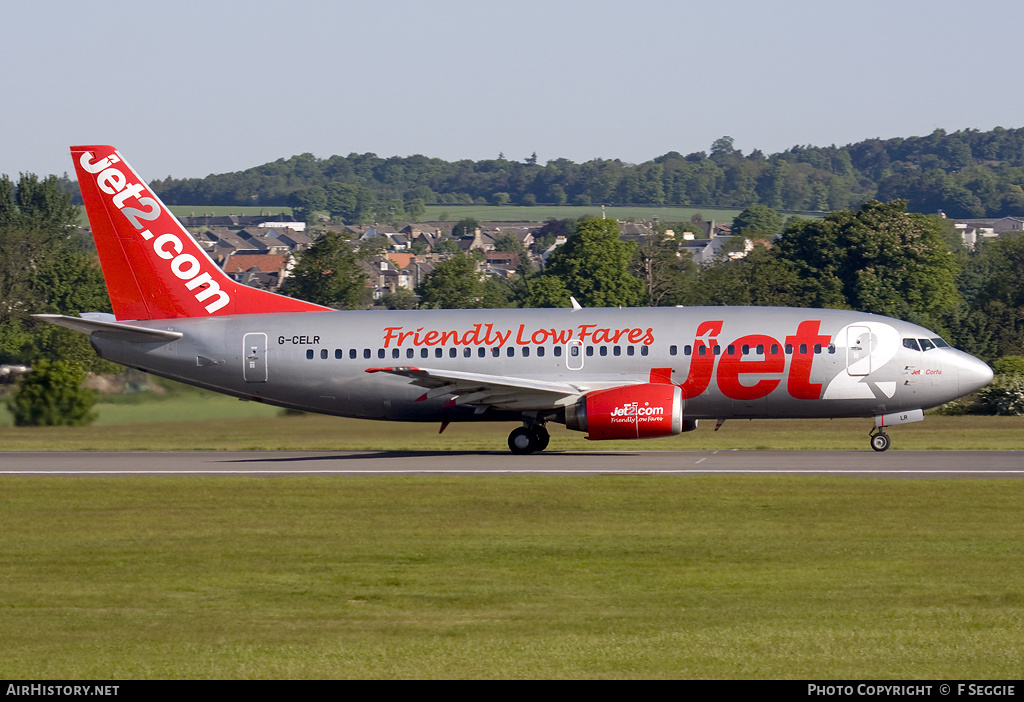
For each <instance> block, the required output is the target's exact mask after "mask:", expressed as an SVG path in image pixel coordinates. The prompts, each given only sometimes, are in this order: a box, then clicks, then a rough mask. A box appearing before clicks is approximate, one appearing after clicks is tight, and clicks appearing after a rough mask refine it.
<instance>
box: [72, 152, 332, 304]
mask: <svg viewBox="0 0 1024 702" xmlns="http://www.w3.org/2000/svg"><path fill="white" fill-rule="evenodd" d="M71 156H72V158H73V160H74V162H75V171H76V172H77V173H78V185H79V187H80V188H81V190H82V199H83V200H84V201H85V211H86V213H87V214H88V216H89V223H90V225H92V231H93V237H94V238H95V240H96V250H97V251H98V252H99V255H100V264H101V265H102V266H103V276H104V278H105V279H106V282H107V291H108V293H109V294H110V303H111V305H112V306H113V308H114V315H115V316H116V317H117V319H119V320H121V319H125V320H127V319H173V318H180V317H211V316H219V315H228V314H255V313H272V312H317V311H324V310H328V309H330V308H327V307H321V306H320V305H314V304H312V303H309V302H303V301H302V300H296V299H294V298H290V297H285V296H283V295H277V294H275V293H271V292H267V291H265V290H257V289H255V288H250V287H248V286H246V285H242V284H241V283H237V282H235V281H234V280H232V279H231V278H229V277H228V276H227V275H225V273H224V271H222V270H221V269H220V267H218V266H217V264H215V263H214V262H213V260H212V259H211V258H210V257H209V256H208V255H207V254H206V252H205V251H203V249H202V247H201V246H199V244H198V242H196V240H195V239H194V238H193V237H192V235H191V234H189V233H188V231H186V230H185V228H184V227H183V226H181V223H180V222H178V220H177V219H176V218H175V217H174V215H172V214H171V212H170V210H168V209H167V207H166V206H165V205H164V204H163V203H162V202H160V198H158V197H157V196H156V195H155V194H154V193H153V191H152V190H150V189H149V186H148V185H147V184H146V183H145V182H144V181H143V180H142V179H141V178H140V177H139V176H138V174H137V173H135V171H134V170H132V167H131V166H129V165H128V163H127V162H125V160H124V159H123V158H121V154H119V153H118V152H117V150H116V149H115V148H114V147H112V146H72V147H71Z"/></svg>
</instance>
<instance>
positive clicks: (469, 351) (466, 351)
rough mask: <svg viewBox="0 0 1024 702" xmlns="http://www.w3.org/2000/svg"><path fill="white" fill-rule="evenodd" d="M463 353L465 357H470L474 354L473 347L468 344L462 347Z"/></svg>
mask: <svg viewBox="0 0 1024 702" xmlns="http://www.w3.org/2000/svg"><path fill="white" fill-rule="evenodd" d="M462 355H463V357H465V358H469V357H470V356H472V355H473V349H471V348H469V347H468V346H467V347H466V348H464V349H462Z"/></svg>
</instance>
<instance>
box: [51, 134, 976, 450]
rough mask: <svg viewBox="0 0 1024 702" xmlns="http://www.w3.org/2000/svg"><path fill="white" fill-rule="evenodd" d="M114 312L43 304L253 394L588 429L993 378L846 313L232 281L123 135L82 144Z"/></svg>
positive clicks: (115, 339) (913, 397) (843, 404)
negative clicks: (132, 159)
mask: <svg viewBox="0 0 1024 702" xmlns="http://www.w3.org/2000/svg"><path fill="white" fill-rule="evenodd" d="M71 154H72V158H73V161H74V165H75V170H76V172H77V174H78V183H79V187H80V188H81V191H82V197H83V200H84V202H85V208H86V212H87V214H88V217H89V222H90V224H91V225H92V231H93V236H94V238H95V241H96V248H97V251H98V253H99V258H100V264H101V266H102V269H103V275H104V278H105V280H106V284H107V290H108V292H109V295H110V302H111V305H112V309H113V314H109V313H84V314H82V315H80V316H79V317H70V316H64V315H38V316H39V317H41V318H43V319H46V320H47V321H49V322H52V323H54V324H58V325H61V326H64V327H68V328H70V329H74V330H77V331H80V332H82V333H85V334H88V335H89V338H90V341H91V343H92V345H93V347H94V348H95V349H96V352H97V353H98V354H99V355H100V356H101V357H102V358H105V359H108V360H110V361H114V362H116V363H120V364H123V365H125V366H129V367H131V368H137V369H140V370H144V371H147V372H149V373H153V374H155V375H158V376H163V377H165V378H172V379H174V380H178V381H181V382H184V383H188V384H190V385H195V386H198V387H202V388H207V389H210V390H214V391H217V392H220V393H224V394H226V395H231V396H235V397H238V398H240V399H243V400H253V401H258V402H265V403H268V404H271V405H277V406H280V407H286V408H291V409H296V410H304V411H309V412H318V413H323V414H328V415H337V416H345V417H359V418H364V419H378V420H394V421H411V422H440V423H441V431H444V428H445V427H446V426H447V425H448V424H449V423H450V422H462V421H500V422H508V421H513V422H517V423H520V424H521V426H520V427H518V428H516V429H515V430H514V431H512V432H511V434H509V437H508V446H509V449H510V450H511V451H512V452H513V453H516V454H528V453H533V452H536V451H543V450H544V449H545V448H547V446H548V442H549V439H550V436H549V433H548V431H547V429H546V424H547V423H549V422H556V423H561V424H565V426H566V427H568V428H569V429H572V430H576V431H580V432H585V433H586V434H587V438H588V439H593V440H607V439H640V438H649V437H661V436H672V435H676V434H680V433H683V432H687V431H692V430H693V429H695V428H696V427H697V423H698V421H699V420H702V419H703V420H715V421H716V429H717V428H718V426H720V425H721V423H722V422H724V421H725V420H727V419H759V418H780V417H785V418H798V419H804V418H807V419H810V418H826V417H832V418H836V417H864V418H869V417H873V418H874V426H873V427H872V429H871V431H870V432H869V436H870V446H871V448H873V449H874V450H876V451H884V450H886V449H888V448H889V445H890V439H889V436H888V434H887V433H886V432H885V429H886V428H887V427H889V426H892V425H896V424H903V423H907V422H917V421H921V420H923V419H924V410H925V409H927V408H929V407H934V406H937V405H940V404H943V403H945V402H949V401H950V400H953V399H955V398H957V397H960V396H962V395H966V394H968V393H971V392H974V391H976V390H978V389H980V388H981V387H983V386H985V385H986V384H987V383H988V382H989V381H991V380H992V370H991V369H990V368H989V367H988V366H987V365H986V364H985V363H983V362H982V361H980V360H979V359H977V358H974V357H973V356H970V355H969V354H967V353H964V352H963V351H959V350H957V349H954V348H952V347H951V346H950V345H949V344H947V343H946V342H945V341H943V340H942V338H941V337H940V336H939V335H938V334H936V333H934V332H932V331H929V330H928V329H925V328H924V327H921V326H918V325H916V324H911V323H909V322H904V321H900V320H898V319H893V318H889V317H883V316H879V315H874V314H867V313H862V312H855V311H847V310H831V309H801V308H780V307H668V308H626V309H619V308H603V309H589V308H580V307H579V306H578V305H574V306H573V308H572V309H570V308H564V309H492V310H478V309H474V310H409V311H400V310H395V311H366V310H362V311H340V310H332V309H330V308H327V307H323V306H320V305H315V304H312V303H309V302H304V301H302V300H296V299H293V298H289V297H285V296H282V295H278V294H275V293H272V292H268V291H264V290H258V289H254V288H250V287H247V286H245V285H242V284H240V283H237V282H235V281H234V280H232V279H231V278H230V277H228V276H227V275H225V274H224V272H223V271H222V270H221V269H220V268H218V267H217V265H216V264H215V263H214V262H213V261H212V260H211V259H210V257H209V256H208V255H207V254H206V252H205V251H204V250H203V249H202V247H201V246H199V244H198V243H197V242H196V241H195V239H194V238H193V237H192V236H191V235H190V234H189V233H188V231H187V230H186V229H185V228H184V227H183V226H182V225H181V224H180V222H178V220H177V219H176V218H175V217H174V216H173V215H172V214H171V212H170V210H168V209H167V207H166V206H165V205H164V204H163V203H162V202H161V201H160V199H159V198H158V197H157V196H156V195H155V194H154V193H153V191H152V190H151V189H150V188H149V186H148V185H147V184H146V183H145V181H143V179H142V178H140V177H139V175H138V174H137V173H136V172H135V171H134V170H133V169H132V168H131V166H129V165H128V163H127V162H126V161H125V160H124V158H123V157H122V156H121V154H120V153H119V152H118V151H117V150H116V149H115V148H113V147H112V146H73V147H71Z"/></svg>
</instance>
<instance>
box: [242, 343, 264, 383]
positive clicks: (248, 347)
mask: <svg viewBox="0 0 1024 702" xmlns="http://www.w3.org/2000/svg"><path fill="white" fill-rule="evenodd" d="M242 377H243V378H244V379H245V382H247V383H265V382H267V335H266V334H264V333H263V332H253V333H250V334H246V335H245V336H244V337H243V338H242Z"/></svg>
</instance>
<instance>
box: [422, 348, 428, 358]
mask: <svg viewBox="0 0 1024 702" xmlns="http://www.w3.org/2000/svg"><path fill="white" fill-rule="evenodd" d="M429 355H430V349H420V358H426V357H427V356H429Z"/></svg>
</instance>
